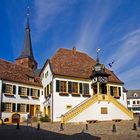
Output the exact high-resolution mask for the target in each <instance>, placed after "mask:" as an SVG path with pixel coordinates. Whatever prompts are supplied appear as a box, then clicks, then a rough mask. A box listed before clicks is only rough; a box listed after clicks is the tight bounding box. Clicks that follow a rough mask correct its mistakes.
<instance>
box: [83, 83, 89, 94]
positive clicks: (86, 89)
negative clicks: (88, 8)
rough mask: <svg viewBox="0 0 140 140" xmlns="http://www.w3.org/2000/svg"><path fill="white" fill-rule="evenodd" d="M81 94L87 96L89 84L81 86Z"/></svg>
mask: <svg viewBox="0 0 140 140" xmlns="http://www.w3.org/2000/svg"><path fill="white" fill-rule="evenodd" d="M83 89H84V91H83V94H89V84H83Z"/></svg>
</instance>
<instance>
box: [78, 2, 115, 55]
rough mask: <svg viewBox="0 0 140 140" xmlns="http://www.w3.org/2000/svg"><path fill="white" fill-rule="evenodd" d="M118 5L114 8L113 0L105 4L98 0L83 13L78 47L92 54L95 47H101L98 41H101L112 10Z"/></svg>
mask: <svg viewBox="0 0 140 140" xmlns="http://www.w3.org/2000/svg"><path fill="white" fill-rule="evenodd" d="M116 7H117V5H116ZM116 7H113V8H112V3H111V2H109V3H108V2H106V3H104V4H103V2H102V1H96V3H94V5H92V6H91V7H89V9H88V11H87V12H85V15H83V20H82V23H81V25H80V30H79V34H78V41H77V43H76V46H77V47H78V49H80V50H82V51H86V52H88V53H89V54H91V53H92V52H93V49H94V50H95V49H96V48H101V46H97V43H98V42H99V41H100V36H101V34H102V29H103V27H104V25H105V23H106V22H107V20H108V19H109V17H110V16H111V14H112V10H114V9H115V8H116Z"/></svg>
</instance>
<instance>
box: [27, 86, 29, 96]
mask: <svg viewBox="0 0 140 140" xmlns="http://www.w3.org/2000/svg"><path fill="white" fill-rule="evenodd" d="M29 93H30V89H29V88H27V96H30V94H29Z"/></svg>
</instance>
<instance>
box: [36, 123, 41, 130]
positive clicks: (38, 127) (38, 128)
mask: <svg viewBox="0 0 140 140" xmlns="http://www.w3.org/2000/svg"><path fill="white" fill-rule="evenodd" d="M37 130H38V131H39V130H40V123H38V124H37Z"/></svg>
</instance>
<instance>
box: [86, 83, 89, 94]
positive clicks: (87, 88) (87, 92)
mask: <svg viewBox="0 0 140 140" xmlns="http://www.w3.org/2000/svg"><path fill="white" fill-rule="evenodd" d="M86 85H87V94H89V84H86Z"/></svg>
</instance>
